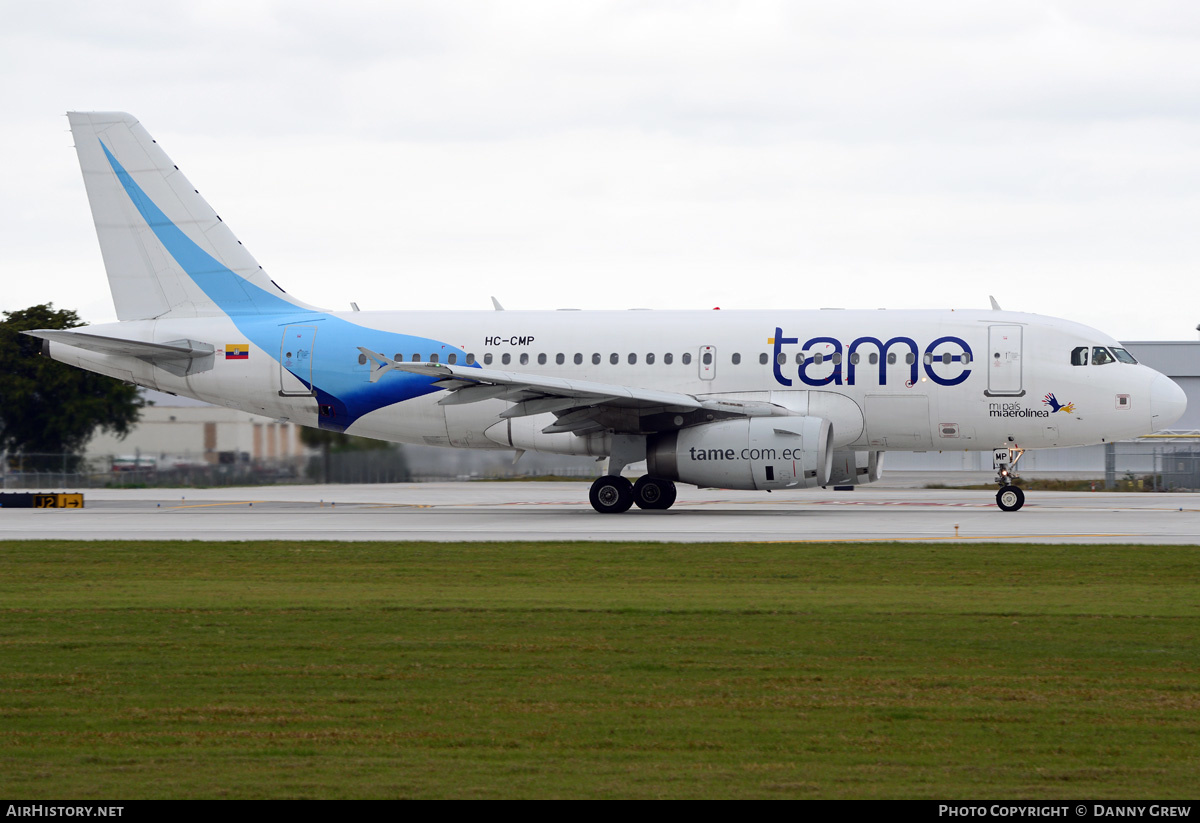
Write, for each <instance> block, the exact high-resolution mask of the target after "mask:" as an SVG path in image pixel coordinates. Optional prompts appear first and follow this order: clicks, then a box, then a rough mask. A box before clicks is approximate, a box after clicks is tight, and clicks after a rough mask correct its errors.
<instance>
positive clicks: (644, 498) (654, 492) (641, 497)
mask: <svg viewBox="0 0 1200 823" xmlns="http://www.w3.org/2000/svg"><path fill="white" fill-rule="evenodd" d="M588 499H589V500H590V501H591V503H592V508H593V509H595V510H596V511H598V512H600V513H601V514H620V513H621V512H624V511H629V508H630V506H633V505H634V504H637V507H638V508H639V509H669V508H671V505H672V504H673V503H674V502H675V484H674V483H672V482H671V481H670V480H663V479H662V478H660V477H650V476H646V477H639V478H638V481H637V482H636V483H630V482H629V481H628V480H626V479H625V478H624V477H621V476H620V475H615V474H606V475H605V476H604V477H601V478H599V479H597V480H596V482H594V483H592V488H591V491H589V492H588Z"/></svg>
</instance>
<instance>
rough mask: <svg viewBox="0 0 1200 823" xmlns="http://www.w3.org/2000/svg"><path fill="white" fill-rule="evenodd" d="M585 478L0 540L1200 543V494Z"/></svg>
mask: <svg viewBox="0 0 1200 823" xmlns="http://www.w3.org/2000/svg"><path fill="white" fill-rule="evenodd" d="M587 494H588V484H587V483H520V482H518V483H489V482H463V483H420V484H416V483H414V484H398V485H358V486H273V487H260V488H241V489H203V490H196V489H183V490H178V489H174V490H173V489H95V490H87V491H85V508H84V509H81V510H55V509H46V510H35V509H7V510H0V540H14V539H40V538H47V539H48V538H66V539H77V540H109V539H142V540H197V539H200V540H265V539H285V540H438V541H447V540H606V541H621V540H656V541H679V542H695V541H738V542H757V541H860V540H869V541H891V540H901V541H917V540H955V539H957V540H960V541H1005V542H1013V543H1032V542H1038V543H1042V542H1045V543H1144V544H1153V543H1170V544H1190V545H1197V544H1200V494H1148V493H1143V494H1135V493H1128V494H1120V493H1104V492H1091V493H1088V492H1081V493H1076V492H1036V491H1032V492H1029V493H1028V494H1027V502H1026V504H1025V507H1024V508H1023V509H1022V510H1021V511H1019V512H1013V513H1005V512H1001V511H1000V510H999V509H998V508H996V505H995V501H994V493H993V492H990V491H965V490H964V491H958V490H924V489H898V488H872V487H863V488H858V489H855V490H854V491H849V492H835V491H832V490H824V489H816V490H811V491H802V492H794V493H787V494H784V493H775V494H765V493H761V492H732V491H716V490H704V491H701V490H697V489H693V488H691V487H687V486H680V488H679V500H678V502H677V503H676V504H675V506H674V508H672V509H670V510H668V511H665V512H656V511H641V510H639V509H636V508H634V509H632V510H630V511H629V512H627V513H625V514H621V515H600V514H597V513H595V512H594V511H592V509H591V507H590V506H589V505H588V502H587Z"/></svg>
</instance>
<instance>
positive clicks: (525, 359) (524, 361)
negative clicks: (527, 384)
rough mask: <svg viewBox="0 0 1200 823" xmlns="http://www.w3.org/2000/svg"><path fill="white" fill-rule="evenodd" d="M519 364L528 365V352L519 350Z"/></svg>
mask: <svg viewBox="0 0 1200 823" xmlns="http://www.w3.org/2000/svg"><path fill="white" fill-rule="evenodd" d="M521 365H522V366H528V365H529V353H528V352H521Z"/></svg>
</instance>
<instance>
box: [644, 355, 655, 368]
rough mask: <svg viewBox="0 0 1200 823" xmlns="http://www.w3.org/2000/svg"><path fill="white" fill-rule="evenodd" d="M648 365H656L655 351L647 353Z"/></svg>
mask: <svg viewBox="0 0 1200 823" xmlns="http://www.w3.org/2000/svg"><path fill="white" fill-rule="evenodd" d="M646 365H647V366H653V365H654V352H650V353H648V354H647V355H646Z"/></svg>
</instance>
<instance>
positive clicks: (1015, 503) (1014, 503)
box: [996, 486, 1025, 512]
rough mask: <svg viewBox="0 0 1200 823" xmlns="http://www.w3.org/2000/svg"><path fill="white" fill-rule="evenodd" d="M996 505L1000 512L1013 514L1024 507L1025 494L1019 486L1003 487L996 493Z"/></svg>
mask: <svg viewBox="0 0 1200 823" xmlns="http://www.w3.org/2000/svg"><path fill="white" fill-rule="evenodd" d="M996 505H997V506H999V507H1000V510H1001V511H1006V512H1015V511H1016V510H1017V509H1019V508H1021V507H1022V506H1024V505H1025V492H1023V491H1021V487H1020V486H1005V487H1004V488H1002V489H1001V490H1000V491H998V492H996Z"/></svg>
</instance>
